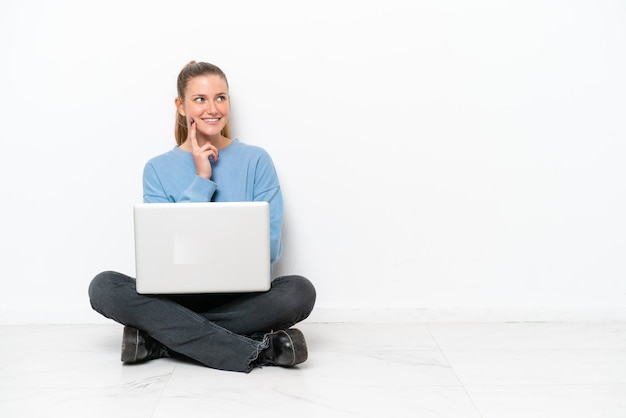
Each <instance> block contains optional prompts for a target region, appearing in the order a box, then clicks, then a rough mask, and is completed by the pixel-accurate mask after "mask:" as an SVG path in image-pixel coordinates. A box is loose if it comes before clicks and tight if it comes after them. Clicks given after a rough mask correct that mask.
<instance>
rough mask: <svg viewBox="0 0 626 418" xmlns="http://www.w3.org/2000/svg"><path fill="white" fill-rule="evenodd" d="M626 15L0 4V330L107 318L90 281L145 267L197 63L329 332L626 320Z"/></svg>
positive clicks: (287, 261) (455, 6)
mask: <svg viewBox="0 0 626 418" xmlns="http://www.w3.org/2000/svg"><path fill="white" fill-rule="evenodd" d="M625 22H626V6H625V3H624V2H621V1H617V0H616V1H609V0H601V1H597V0H593V1H591V0H589V1H515V2H514V1H487V0H478V1H474V2H466V1H462V0H447V1H434V2H426V1H412V0H407V1H397V0H396V1H393V0H391V1H387V2H380V1H376V2H374V1H337V0H334V1H328V0H322V1H319V0H318V1H315V2H308V3H302V2H294V1H272V0H268V1H252V0H248V1H208V0H203V1H178V2H154V1H131V0H127V1H119V0H109V1H106V2H92V1H83V0H80V1H79V0H76V1H71V0H58V1H47V0H24V1H20V2H5V3H3V4H2V6H0V56H1V59H2V65H1V66H0V94H1V97H2V101H1V104H0V106H1V108H0V126H1V129H2V130H1V134H0V140H1V141H2V151H1V153H0V179H1V181H2V188H1V189H0V190H1V191H2V216H1V217H0V222H1V223H0V228H1V229H0V230H1V234H0V250H1V251H0V254H1V257H2V260H1V261H2V263H1V269H2V270H1V271H2V273H1V280H2V284H3V286H2V287H3V290H2V292H0V320H2V321H4V322H12V321H14V322H20V321H31V320H32V321H55V320H59V321H70V322H72V321H76V322H85V321H87V322H90V321H98V320H99V319H100V317H99V315H98V314H96V313H95V312H93V311H91V308H90V306H89V301H88V297H87V287H88V284H89V282H90V280H91V278H92V277H93V276H94V275H95V274H96V273H98V272H100V271H102V270H117V271H121V272H124V273H127V274H131V275H132V274H134V261H133V251H134V250H133V238H132V219H131V214H132V212H131V206H132V204H133V203H136V202H138V201H141V198H142V197H141V172H142V169H143V165H144V163H145V162H146V160H147V159H149V158H150V157H152V156H154V155H157V154H160V153H162V152H165V151H167V150H169V149H170V148H171V147H173V146H174V139H173V124H174V112H175V110H174V104H173V100H174V97H175V95H176V91H175V79H176V76H177V74H178V72H179V70H180V69H181V68H182V67H183V66H184V64H186V63H187V62H188V61H189V60H192V59H194V60H198V61H208V62H212V63H215V64H217V65H218V66H220V67H221V68H222V69H223V70H224V71H225V72H226V74H227V76H228V78H229V82H230V85H231V96H232V109H231V115H232V119H231V121H232V124H233V131H234V135H235V136H236V137H238V138H240V139H241V140H242V141H244V142H248V143H251V144H256V145H260V146H262V147H264V148H265V149H267V150H268V151H269V152H270V154H271V155H272V157H273V159H274V163H275V165H276V168H277V170H278V173H279V176H280V179H281V184H282V188H283V193H284V197H285V209H286V212H287V214H286V218H285V235H284V243H285V251H284V257H283V260H282V262H281V264H280V266H279V272H280V273H283V274H290V273H298V274H302V275H305V276H307V277H308V278H310V279H311V280H312V281H313V282H314V283H315V285H316V287H317V290H318V302H317V312H331V313H328V314H327V315H326V316H325V317H324V318H332V317H333V314H332V312H333V311H334V310H344V311H346V310H347V311H350V310H355V311H359V312H364V311H362V310H367V311H378V312H385V311H388V310H396V309H399V310H407V311H406V312H422V313H426V314H425V315H426V316H427V317H429V318H431V319H438V318H442V317H445V316H446V315H448V316H452V317H454V315H455V314H454V313H452V314H451V312H457V313H459V312H463V315H465V314H467V315H469V316H467V317H463V318H464V319H468V318H470V319H471V318H472V315H474V316H473V318H478V319H487V318H489V319H506V318H507V314H506V313H505V312H508V311H511V310H513V311H515V310H516V309H517V310H519V312H525V314H522V315H521V319H553V318H555V316H554V315H557V316H556V318H558V315H565V316H567V315H568V314H567V313H568V312H569V315H571V312H583V313H584V314H583V315H588V316H591V317H593V316H594V315H597V314H598V313H600V315H605V316H608V317H609V318H611V317H616V316H620V315H621V316H622V317H624V316H626V280H624V279H625V278H626V277H625V276H626V267H625V265H624V255H625V250H626V238H625V236H626V221H625V217H624V214H625V213H626V196H625V192H626V185H625V184H626V168H625V164H624V160H625V158H624V157H625V155H626V154H625V152H626V145H625V143H626V142H625V138H626V123H625V122H626V117H625V116H626V81H625V79H626V78H625V76H624V74H626V24H625ZM337 312H339V311H337ZM445 312H447V314H446V313H445ZM472 312H474V314H472ZM318 315H320V316H318V318H321V317H322V316H323V315H321V314H318ZM524 315H527V316H526V317H525V316H524ZM528 315H529V316H528Z"/></svg>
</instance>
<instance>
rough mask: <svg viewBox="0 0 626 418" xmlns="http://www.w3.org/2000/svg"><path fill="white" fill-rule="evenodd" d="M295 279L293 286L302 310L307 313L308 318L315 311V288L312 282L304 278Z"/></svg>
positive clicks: (295, 277)
mask: <svg viewBox="0 0 626 418" xmlns="http://www.w3.org/2000/svg"><path fill="white" fill-rule="evenodd" d="M293 279H294V280H293V286H294V288H295V290H294V294H295V295H298V298H297V299H298V302H299V305H300V308H301V309H302V310H303V311H304V312H306V315H307V316H308V315H309V314H310V313H311V311H312V310H313V306H314V305H315V299H316V297H317V292H316V290H315V286H313V283H311V281H310V280H309V279H307V278H306V277H304V276H294V277H293Z"/></svg>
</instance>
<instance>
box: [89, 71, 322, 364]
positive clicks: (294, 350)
mask: <svg viewBox="0 0 626 418" xmlns="http://www.w3.org/2000/svg"><path fill="white" fill-rule="evenodd" d="M177 87H178V97H177V98H176V99H175V105H176V128H175V136H176V143H177V145H176V146H175V147H174V148H173V149H172V150H170V151H169V152H166V153H164V154H161V155H159V156H156V157H154V158H152V159H151V160H150V161H148V162H147V164H146V165H145V168H144V174H143V193H144V195H143V196H144V202H148V203H151V202H172V203H173V202H220V201H221V202H224V201H266V202H268V203H269V205H270V223H271V227H270V241H271V242H270V244H271V262H272V264H273V263H275V262H276V261H278V259H279V258H280V256H281V252H282V246H281V229H282V218H283V200H282V194H281V190H280V185H279V182H278V178H277V176H276V171H275V169H274V165H273V162H272V160H271V158H270V156H269V154H268V153H267V152H266V151H265V150H263V149H262V148H259V147H256V146H252V145H247V144H245V143H243V142H240V141H239V140H237V139H232V138H230V134H229V125H228V116H229V111H230V103H229V100H230V99H229V95H228V81H227V79H226V75H225V74H224V73H223V72H222V70H220V69H219V68H218V67H216V66H215V65H212V64H209V63H205V62H195V61H192V62H190V63H189V64H187V65H186V66H185V67H184V68H183V69H182V71H181V72H180V74H179V76H178V84H177ZM315 297H316V293H315V288H314V287H313V285H312V284H311V282H310V281H308V280H307V279H306V278H304V277H302V276H283V277H278V278H275V279H274V280H273V281H272V286H271V289H270V290H269V291H267V292H255V293H243V294H242V293H236V294H222V293H220V294H186V295H141V294H138V293H137V291H136V289H135V279H134V278H132V277H129V276H126V275H124V274H121V273H117V272H112V271H105V272H102V273H100V274H98V275H97V276H96V277H95V278H94V279H93V280H92V282H91V284H90V286H89V298H90V301H91V306H92V307H93V309H95V310H96V311H97V312H99V313H101V314H102V315H104V316H106V317H107V318H111V319H113V320H115V321H117V322H119V323H121V324H124V325H125V327H124V333H123V339H122V361H123V362H125V363H136V362H141V361H146V360H151V359H156V358H160V357H169V356H176V355H182V356H184V357H189V358H192V359H194V360H196V361H198V362H200V363H202V364H204V365H205V366H208V367H212V368H216V369H221V370H232V371H242V372H249V371H251V370H252V369H253V368H254V367H256V366H263V365H277V366H284V367H290V366H293V365H296V364H299V363H302V362H303V361H305V360H306V359H307V346H306V342H305V339H304V336H303V335H302V332H300V331H299V330H297V329H294V328H291V327H292V326H293V325H295V324H296V323H298V322H300V321H302V320H303V319H305V318H306V317H308V316H309V314H310V313H311V311H312V310H313V305H314V304H315Z"/></svg>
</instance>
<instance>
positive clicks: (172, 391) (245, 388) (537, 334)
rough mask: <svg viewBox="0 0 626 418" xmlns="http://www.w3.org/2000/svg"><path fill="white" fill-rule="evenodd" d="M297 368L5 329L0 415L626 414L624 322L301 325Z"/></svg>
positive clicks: (102, 338) (95, 328)
mask: <svg viewBox="0 0 626 418" xmlns="http://www.w3.org/2000/svg"><path fill="white" fill-rule="evenodd" d="M299 328H300V329H301V330H302V331H303V332H304V333H305V335H306V336H307V341H308V345H309V360H308V361H307V362H306V363H303V364H302V365H300V366H299V367H298V368H294V369H283V368H276V367H265V368H262V369H255V370H254V371H252V372H251V373H250V374H243V373H233V372H223V371H216V370H212V369H208V368H205V367H202V366H198V365H195V364H190V363H185V362H181V361H176V360H172V359H159V360H154V361H151V362H148V363H145V364H142V365H130V366H129V365H123V364H122V363H120V361H119V349H120V340H121V332H122V328H121V326H119V325H117V324H114V323H111V324H110V325H91V326H90V325H67V326H66V325H47V326H44V325H41V326H2V327H0V417H3V418H9V417H11V418H12V417H90V418H95V417H116V418H122V417H133V418H142V417H159V418H161V417H167V418H171V417H185V418H191V417H200V416H202V417H216V416H229V417H239V416H242V417H243V416H254V417H270V416H271V417H462V418H473V417H482V418H511V417H532V418H540V417H549V418H555V417H567V418H573V417H585V418H609V417H616V418H618V417H619V418H624V417H626V323H579V324H572V323H500V324H422V323H418V324H361V323H340V324H320V323H306V322H305V323H303V324H301V326H300V327H299Z"/></svg>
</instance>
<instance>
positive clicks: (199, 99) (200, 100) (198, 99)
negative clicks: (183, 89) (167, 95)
mask: <svg viewBox="0 0 626 418" xmlns="http://www.w3.org/2000/svg"><path fill="white" fill-rule="evenodd" d="M193 100H194V102H196V103H202V102H204V98H203V97H196V98H195V99H193Z"/></svg>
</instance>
